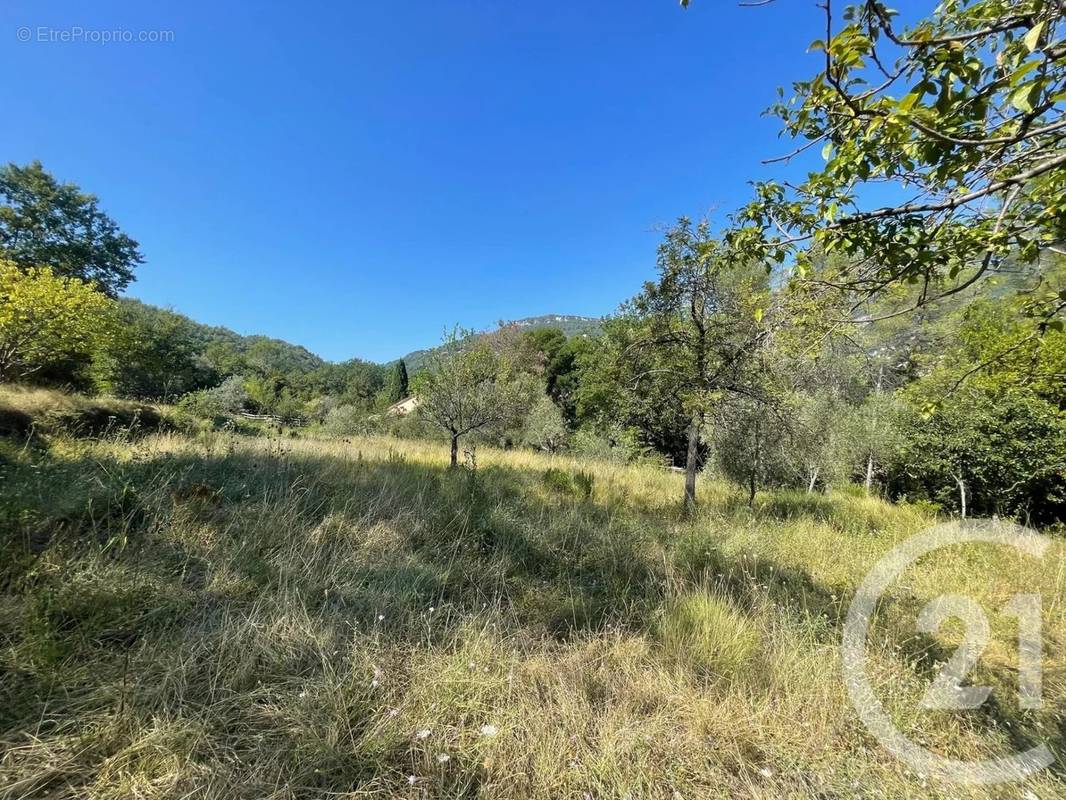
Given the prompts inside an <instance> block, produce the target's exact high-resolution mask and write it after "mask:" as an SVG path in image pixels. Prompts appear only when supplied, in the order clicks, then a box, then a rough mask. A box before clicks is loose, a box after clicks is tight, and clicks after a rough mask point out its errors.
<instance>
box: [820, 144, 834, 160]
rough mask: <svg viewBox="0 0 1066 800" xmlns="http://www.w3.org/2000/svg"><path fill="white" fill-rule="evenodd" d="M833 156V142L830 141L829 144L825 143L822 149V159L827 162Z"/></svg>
mask: <svg viewBox="0 0 1066 800" xmlns="http://www.w3.org/2000/svg"><path fill="white" fill-rule="evenodd" d="M832 154H833V142H832V141H828V142H826V143H825V146H824V147H823V148H822V159H823V160H825V161H828V160H829V156H831V155H832Z"/></svg>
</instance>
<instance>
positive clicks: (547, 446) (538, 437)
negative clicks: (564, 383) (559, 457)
mask: <svg viewBox="0 0 1066 800" xmlns="http://www.w3.org/2000/svg"><path fill="white" fill-rule="evenodd" d="M569 436H570V430H569V429H568V428H567V427H566V420H565V419H563V412H562V411H560V410H559V406H557V405H555V403H553V402H552V399H551V398H550V397H548V396H547V395H543V396H541V397H538V398H537V401H536V402H535V403H534V404H533V408H532V409H530V412H529V416H528V417H527V418H526V424H525V429H524V431H523V437H522V438H523V439H525V442H526V444H530V445H532V446H534V447H538V448H540V449H541V450H546V451H547V452H549V453H555V452H557V451H558V450H559V448H560V447H562V446H563V445H565V444H566V440H567V439H568V438H569Z"/></svg>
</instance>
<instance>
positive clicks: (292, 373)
mask: <svg viewBox="0 0 1066 800" xmlns="http://www.w3.org/2000/svg"><path fill="white" fill-rule="evenodd" d="M119 315H120V318H121V325H120V333H119V338H120V339H121V340H122V341H121V343H119V342H116V343H115V347H113V348H111V349H110V351H111V354H105V355H101V356H100V357H99V358H97V359H96V361H95V363H94V364H93V366H92V369H91V370H90V371H89V372H85V371H79V373H78V374H76V375H74V377H71V376H70V375H66V376H62V377H63V380H62V381H59V380H58V377H59V376H56V380H53V382H62V383H65V384H66V385H72V386H75V387H76V388H83V389H86V390H88V389H89V388H92V387H95V388H96V389H99V390H103V391H106V392H110V393H113V394H116V395H120V396H124V397H134V398H141V399H152V400H173V399H176V398H179V397H182V396H183V395H185V394H187V393H189V392H195V391H197V390H201V389H208V388H210V387H214V386H218V385H219V384H220V383H222V382H223V381H225V380H226V379H227V378H230V377H231V376H236V377H238V378H240V381H239V383H240V384H241V386H242V387H243V388H242V390H241V391H242V392H247V394H248V402H246V403H245V405H246V406H249V407H251V408H253V409H255V410H258V411H266V412H269V413H279V412H280V411H281V410H285V409H289V410H293V409H297V408H298V407H301V404H302V403H305V402H307V401H310V400H311V399H313V398H316V397H323V396H330V397H333V398H338V399H339V400H338V402H344V403H348V404H350V405H354V406H359V407H367V408H369V407H370V406H371V405H373V404H374V403H376V402H378V401H379V400H381V401H382V402H384V401H385V400H389V401H390V402H392V401H394V400H395V399H396V397H395V396H394V395H396V394H397V393H399V394H402V393H404V392H406V386H405V385H404V386H400V385H397V386H395V387H394V386H391V385H389V380H390V378H392V377H393V373H394V372H395V371H396V363H397V362H395V361H394V362H391V363H390V364H377V363H373V362H370V361H364V360H362V359H358V358H352V359H349V360H347V361H344V362H340V363H333V362H329V361H326V360H325V359H323V358H321V357H319V356H317V355H315V354H314V353H312V352H311V351H310V350H308V349H307V348H305V347H301V346H300V345H295V344H290V343H289V342H286V341H283V340H281V339H272V338H270V337H268V336H243V335H241V334H239V333H236V332H234V331H232V330H230V329H229V328H224V327H217V326H211V325H204V324H202V323H199V322H196V321H195V320H192V319H189V318H188V317H186V316H184V315H183V314H179V313H177V312H175V311H171V310H168V309H164V308H159V307H157V306H152V305H148V304H147V303H142V302H141V301H139V300H134V299H131V298H125V299H122V300H121V301H120V304H119ZM512 324H513V325H514V326H516V327H518V328H520V329H522V330H536V329H538V328H549V327H553V328H559V329H561V330H562V331H563V332H564V333H565V334H566V335H567V336H573V335H575V334H578V333H587V332H592V331H595V330H597V329H598V326H599V321H598V320H595V319H591V318H588V317H577V316H571V315H563V314H551V315H546V316H541V317H530V318H527V319H522V320H517V321H515V322H514V323H512ZM431 352H432V350H419V351H416V352H414V353H411V354H409V355H408V356H407V357H406V359H407V364H408V367H407V368H408V370H410V371H411V372H414V371H416V370H417V369H418V368H419V367H420V366H421V365H422V363H423V362H424V361H425V357H426V355H427V354H429V353H431ZM120 354H121V355H120ZM90 373H91V374H90ZM42 377H43V378H45V379H52V378H53V376H49V375H42ZM383 392H384V394H383ZM290 407H291V408H290ZM293 414H294V415H295V416H299V414H297V413H296V411H295V410H293Z"/></svg>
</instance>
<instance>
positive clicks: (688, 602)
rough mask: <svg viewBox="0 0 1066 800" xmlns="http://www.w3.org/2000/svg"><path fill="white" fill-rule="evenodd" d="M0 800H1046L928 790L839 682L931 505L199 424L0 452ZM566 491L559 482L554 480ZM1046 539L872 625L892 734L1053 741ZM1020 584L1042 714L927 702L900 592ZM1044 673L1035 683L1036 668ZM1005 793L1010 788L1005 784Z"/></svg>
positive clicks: (920, 585)
mask: <svg viewBox="0 0 1066 800" xmlns="http://www.w3.org/2000/svg"><path fill="white" fill-rule="evenodd" d="M0 457H2V459H3V460H2V462H0V480H2V488H0V523H2V525H3V530H4V534H3V540H2V541H3V550H2V552H0V563H2V565H3V566H2V567H0V586H2V596H0V645H2V657H0V658H2V660H0V664H2V667H0V668H2V670H3V681H2V688H0V748H2V750H3V754H2V756H0V797H5V798H23V797H41V798H45V797H47V798H60V797H90V798H129V797H139V798H218V800H222V799H223V798H225V799H226V800H229V799H230V798H318V797H350V798H356V797H401V798H407V797H410V798H419V797H441V798H453V797H486V798H552V799H553V800H554V798H568V797H573V798H597V799H599V798H624V797H629V798H671V800H673V798H708V797H759V798H763V797H764V798H778V797H823V798H838V797H839V798H844V797H848V798H851V797H883V798H895V797H945V798H946V797H953V798H954V797H1003V796H1018V797H1021V796H1023V792H1026V791H1028V792H1030V793H1032V795H1035V796H1037V797H1039V798H1049V797H1058V796H1066V783H1064V779H1063V773H1062V771H1061V768H1060V767H1056V768H1054V769H1053V770H1052V771H1049V772H1046V773H1043V774H1042V775H1040V776H1037V777H1035V778H1033V779H1031V780H1029V781H1028V782H1027V783H1026V784H1025V785H1024V786H1017V787H1011V788H1009V789H1002V788H999V789H997V788H981V787H957V786H948V785H941V784H938V783H936V782H934V781H933V780H932V779H930V778H929V777H928V776H923V775H919V774H915V773H913V772H912V771H911V770H909V769H908V768H907V767H906V766H904V765H902V764H901V763H900V762H898V761H896V760H895V759H893V758H892V757H891V756H889V755H888V754H887V753H885V752H884V751H883V750H882V749H881V748H880V747H879V746H878V745H877V743H876V742H875V741H874V740H873V739H872V738H871V737H870V736H869V735H868V734H867V733H866V731H865V729H864V728H863V727H862V725H861V723H860V722H859V720H858V719H857V717H856V715H855V713H854V711H853V710H852V709H851V707H850V705H849V703H848V700H847V696H846V692H845V689H844V686H843V682H842V679H841V670H840V658H839V653H838V643H839V639H840V630H841V619H842V616H843V614H844V613H845V612H846V609H847V605H848V602H849V599H850V594H851V592H852V591H853V589H854V587H855V585H856V583H857V581H858V580H860V579H861V577H862V576H863V574H864V573H865V572H866V571H867V570H868V569H869V568H870V567H871V566H872V565H873V563H875V562H876V560H877V559H878V558H879V557H880V556H881V555H882V554H883V553H885V552H886V551H887V550H888V549H889V548H890V547H891V546H893V545H894V544H895V543H897V542H898V541H901V540H902V539H903V538H905V537H906V536H908V535H910V534H912V533H914V532H917V531H919V530H921V529H923V528H925V527H927V526H929V525H930V524H931V523H932V522H933V520H932V519H931V518H929V517H928V516H926V515H925V514H923V513H922V512H919V511H917V510H915V509H911V508H906V507H893V506H891V505H888V504H886V503H883V502H881V501H880V500H877V499H874V498H867V497H864V496H860V495H853V494H850V493H838V494H830V495H828V496H808V495H802V494H791V493H770V494H764V495H760V496H759V498H758V502H757V503H756V507H755V508H754V509H748V508H747V507H746V503H745V498H744V497H743V496H742V495H741V493H739V492H737V491H734V490H733V489H731V488H730V487H728V486H727V485H724V484H719V483H716V482H713V481H710V480H703V481H701V485H700V487H699V490H700V493H701V497H702V498H703V501H704V502H703V506H702V507H701V509H700V510H699V512H698V513H697V514H695V515H693V516H689V515H685V514H684V513H683V512H682V510H681V508H680V505H679V503H678V500H679V498H680V495H681V488H682V486H681V478H680V477H679V476H676V475H674V474H672V473H669V472H666V471H663V470H659V469H655V468H653V467H628V468H627V467H621V466H616V465H611V464H606V463H595V462H587V461H577V460H573V459H569V458H565V457H558V456H556V457H555V458H549V457H547V456H543V455H538V454H533V453H525V452H502V451H486V452H479V459H478V460H479V468H478V470H477V472H476V473H474V474H471V473H468V472H465V471H457V472H453V471H449V470H447V469H446V466H447V459H448V456H447V452H446V451H445V450H444V449H443V448H441V447H438V446H436V445H434V444H432V443H418V442H406V441H405V442H401V441H395V440H384V439H351V440H345V441H329V440H323V441H312V440H304V439H283V438H279V439H272V440H269V439H247V438H238V437H233V436H227V435H221V434H210V435H203V436H200V437H196V438H192V437H188V436H181V435H177V434H169V435H156V436H152V437H148V438H139V439H138V438H132V437H124V436H105V437H102V438H100V439H97V440H92V441H88V440H80V439H70V438H61V437H60V438H53V439H52V440H50V441H48V442H47V446H44V445H43V444H38V445H36V446H31V447H14V446H6V447H4V448H0ZM560 476H562V477H560ZM1062 556H1063V547H1062V545H1061V543H1058V542H1057V543H1056V544H1055V545H1054V547H1053V552H1052V553H1051V554H1049V556H1048V557H1046V558H1045V559H1044V563H1043V565H1042V566H1041V567H1040V571H1039V572H1036V573H1034V572H1033V571H1032V565H1030V564H1026V563H1022V562H1019V561H1017V560H1016V559H1015V560H1012V559H1011V558H1008V557H1006V556H1004V555H1002V554H995V553H989V552H986V551H985V550H982V549H980V548H959V549H958V551H957V552H954V551H953V552H952V553H951V554H950V557H947V558H939V559H934V560H931V561H928V562H925V563H923V564H922V565H920V567H919V568H917V569H915V570H914V571H913V574H910V573H909V574H908V576H907V580H906V581H905V583H904V584H903V585H901V586H900V587H898V591H897V592H896V593H895V594H894V595H893V596H892V598H890V600H889V601H888V602H887V603H885V604H884V607H883V608H882V614H881V621H882V622H883V624H881V625H880V626H879V627H878V628H877V630H876V631H875V635H874V636H873V637H872V639H871V668H870V671H871V674H872V676H873V680H874V681H875V683H876V685H877V687H878V692H879V694H880V696H881V697H882V698H883V699H884V701H885V703H886V706H887V707H888V708H889V709H890V711H891V713H892V714H893V716H894V718H895V719H896V721H897V722H898V724H899V725H900V726H901V727H902V728H903V729H904V730H906V731H907V733H908V734H909V735H910V736H912V738H915V739H916V740H918V741H921V742H924V743H926V744H927V745H928V746H930V747H932V748H934V749H936V750H937V751H939V752H942V753H945V754H950V755H953V756H955V757H959V758H973V757H979V756H980V757H988V756H990V755H992V754H995V753H1002V752H1009V751H1013V750H1014V749H1015V748H1017V747H1018V746H1019V745H1021V744H1024V743H1025V742H1030V741H1034V740H1036V739H1038V738H1042V739H1047V740H1049V741H1051V742H1052V744H1053V746H1054V747H1056V748H1060V752H1061V747H1062V744H1063V740H1064V722H1063V710H1064V707H1063V703H1064V701H1066V687H1064V685H1063V671H1062V669H1061V667H1062V664H1063V660H1062V659H1063V649H1062V647H1063V645H1062V642H1063V641H1064V640H1066V622H1064V620H1063V611H1062V607H1061V598H1062V596H1063V588H1064V582H1063V581H1064V575H1063V563H1064V562H1063V558H1062ZM1030 581H1035V582H1036V584H1037V585H1039V586H1040V588H1041V589H1042V591H1043V592H1044V597H1045V598H1046V599H1045V634H1046V640H1047V641H1046V646H1047V656H1048V659H1049V662H1050V664H1051V665H1052V670H1051V671H1050V673H1049V674H1047V675H1046V676H1045V698H1046V701H1047V702H1046V706H1045V709H1044V710H1043V711H1040V712H1028V711H1021V710H1019V709H1018V708H1016V707H1015V706H1014V705H1012V704H1011V702H1010V701H1009V700H1008V699H1005V698H1008V697H1009V695H1010V691H1009V689H1010V687H1011V685H1012V680H1013V670H1014V668H1015V666H1016V664H1015V663H1014V661H1013V660H1012V659H1013V655H1012V653H1013V651H1012V649H1011V647H1010V644H1011V638H1010V637H1011V635H1012V631H1011V629H1010V627H1009V625H1008V624H1007V623H1006V622H1004V621H1003V620H1000V619H999V618H996V619H994V620H993V622H994V630H995V633H996V641H995V643H994V646H993V648H992V650H991V652H990V656H991V658H990V659H988V662H989V663H987V664H983V666H982V667H981V672H980V674H979V676H978V677H980V678H981V679H982V680H984V681H987V682H992V683H993V684H995V685H996V686H997V692H996V696H997V698H1002V699H1000V701H999V702H997V703H996V704H995V706H994V708H986V709H984V710H982V711H979V712H975V713H970V714H966V715H947V714H939V715H929V714H923V713H920V712H919V710H918V709H917V703H916V700H917V698H918V697H919V696H920V693H921V691H922V690H923V687H924V686H925V685H927V683H928V679H929V677H930V676H931V674H932V673H933V672H935V670H936V669H937V662H938V661H940V660H942V658H943V657H944V655H945V653H949V652H950V645H951V644H952V638H951V637H952V636H953V635H954V634H953V633H952V632H951V631H948V632H947V633H946V634H945V636H944V638H943V639H942V640H940V641H929V640H927V639H919V638H917V637H916V636H915V635H914V633H913V624H912V622H911V621H912V620H913V618H914V615H915V614H916V611H917V609H919V608H920V607H921V604H922V602H923V601H924V600H927V599H929V598H931V597H934V596H936V595H938V594H940V593H942V592H945V591H964V592H966V593H969V594H972V595H974V596H976V597H978V598H979V599H981V600H982V601H983V602H985V603H986V604H987V606H988V607H989V608H995V607H998V605H999V604H1000V603H1001V601H1002V599H1003V598H1004V597H1006V596H1008V595H1009V594H1010V592H1011V591H1013V590H1014V587H1015V586H1017V585H1021V584H1023V583H1026V582H1030ZM1056 669H1057V671H1056ZM1026 796H1028V795H1026Z"/></svg>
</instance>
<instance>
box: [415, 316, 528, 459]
mask: <svg viewBox="0 0 1066 800" xmlns="http://www.w3.org/2000/svg"><path fill="white" fill-rule="evenodd" d="M414 390H415V395H416V396H417V397H418V400H419V404H418V413H419V414H420V415H421V416H422V417H423V418H424V419H426V420H428V421H429V422H431V423H433V424H434V425H436V426H437V427H439V428H440V429H441V430H442V431H444V432H445V433H446V434H447V435H448V437H449V440H450V442H451V466H452V467H455V466H457V465H458V463H459V461H458V458H459V441H460V439H461V438H462V437H463V436H466V435H468V434H472V433H476V432H488V431H490V430H502V429H504V428H508V427H511V426H514V425H517V424H518V423H519V422H520V421H521V420H522V418H523V416H524V415H525V413H526V411H527V410H528V409H529V407H530V405H531V403H532V401H533V398H534V396H535V393H536V383H535V381H534V380H533V378H532V376H530V375H529V374H527V373H524V372H522V371H520V370H518V369H517V368H516V367H515V365H514V364H513V363H512V362H511V360H510V359H509V358H508V357H507V353H506V351H505V350H502V349H500V348H495V347H493V346H492V345H491V343H490V342H489V341H486V340H485V339H483V338H478V337H476V336H472V335H470V334H469V333H462V332H459V331H454V332H452V333H451V334H449V335H448V336H447V337H446V338H445V342H444V346H443V347H440V348H438V349H437V350H436V351H434V353H433V354H432V355H431V356H430V358H429V361H428V363H426V365H425V366H424V367H423V369H422V370H421V371H420V372H419V373H418V375H417V376H416V377H415V381H414Z"/></svg>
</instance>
